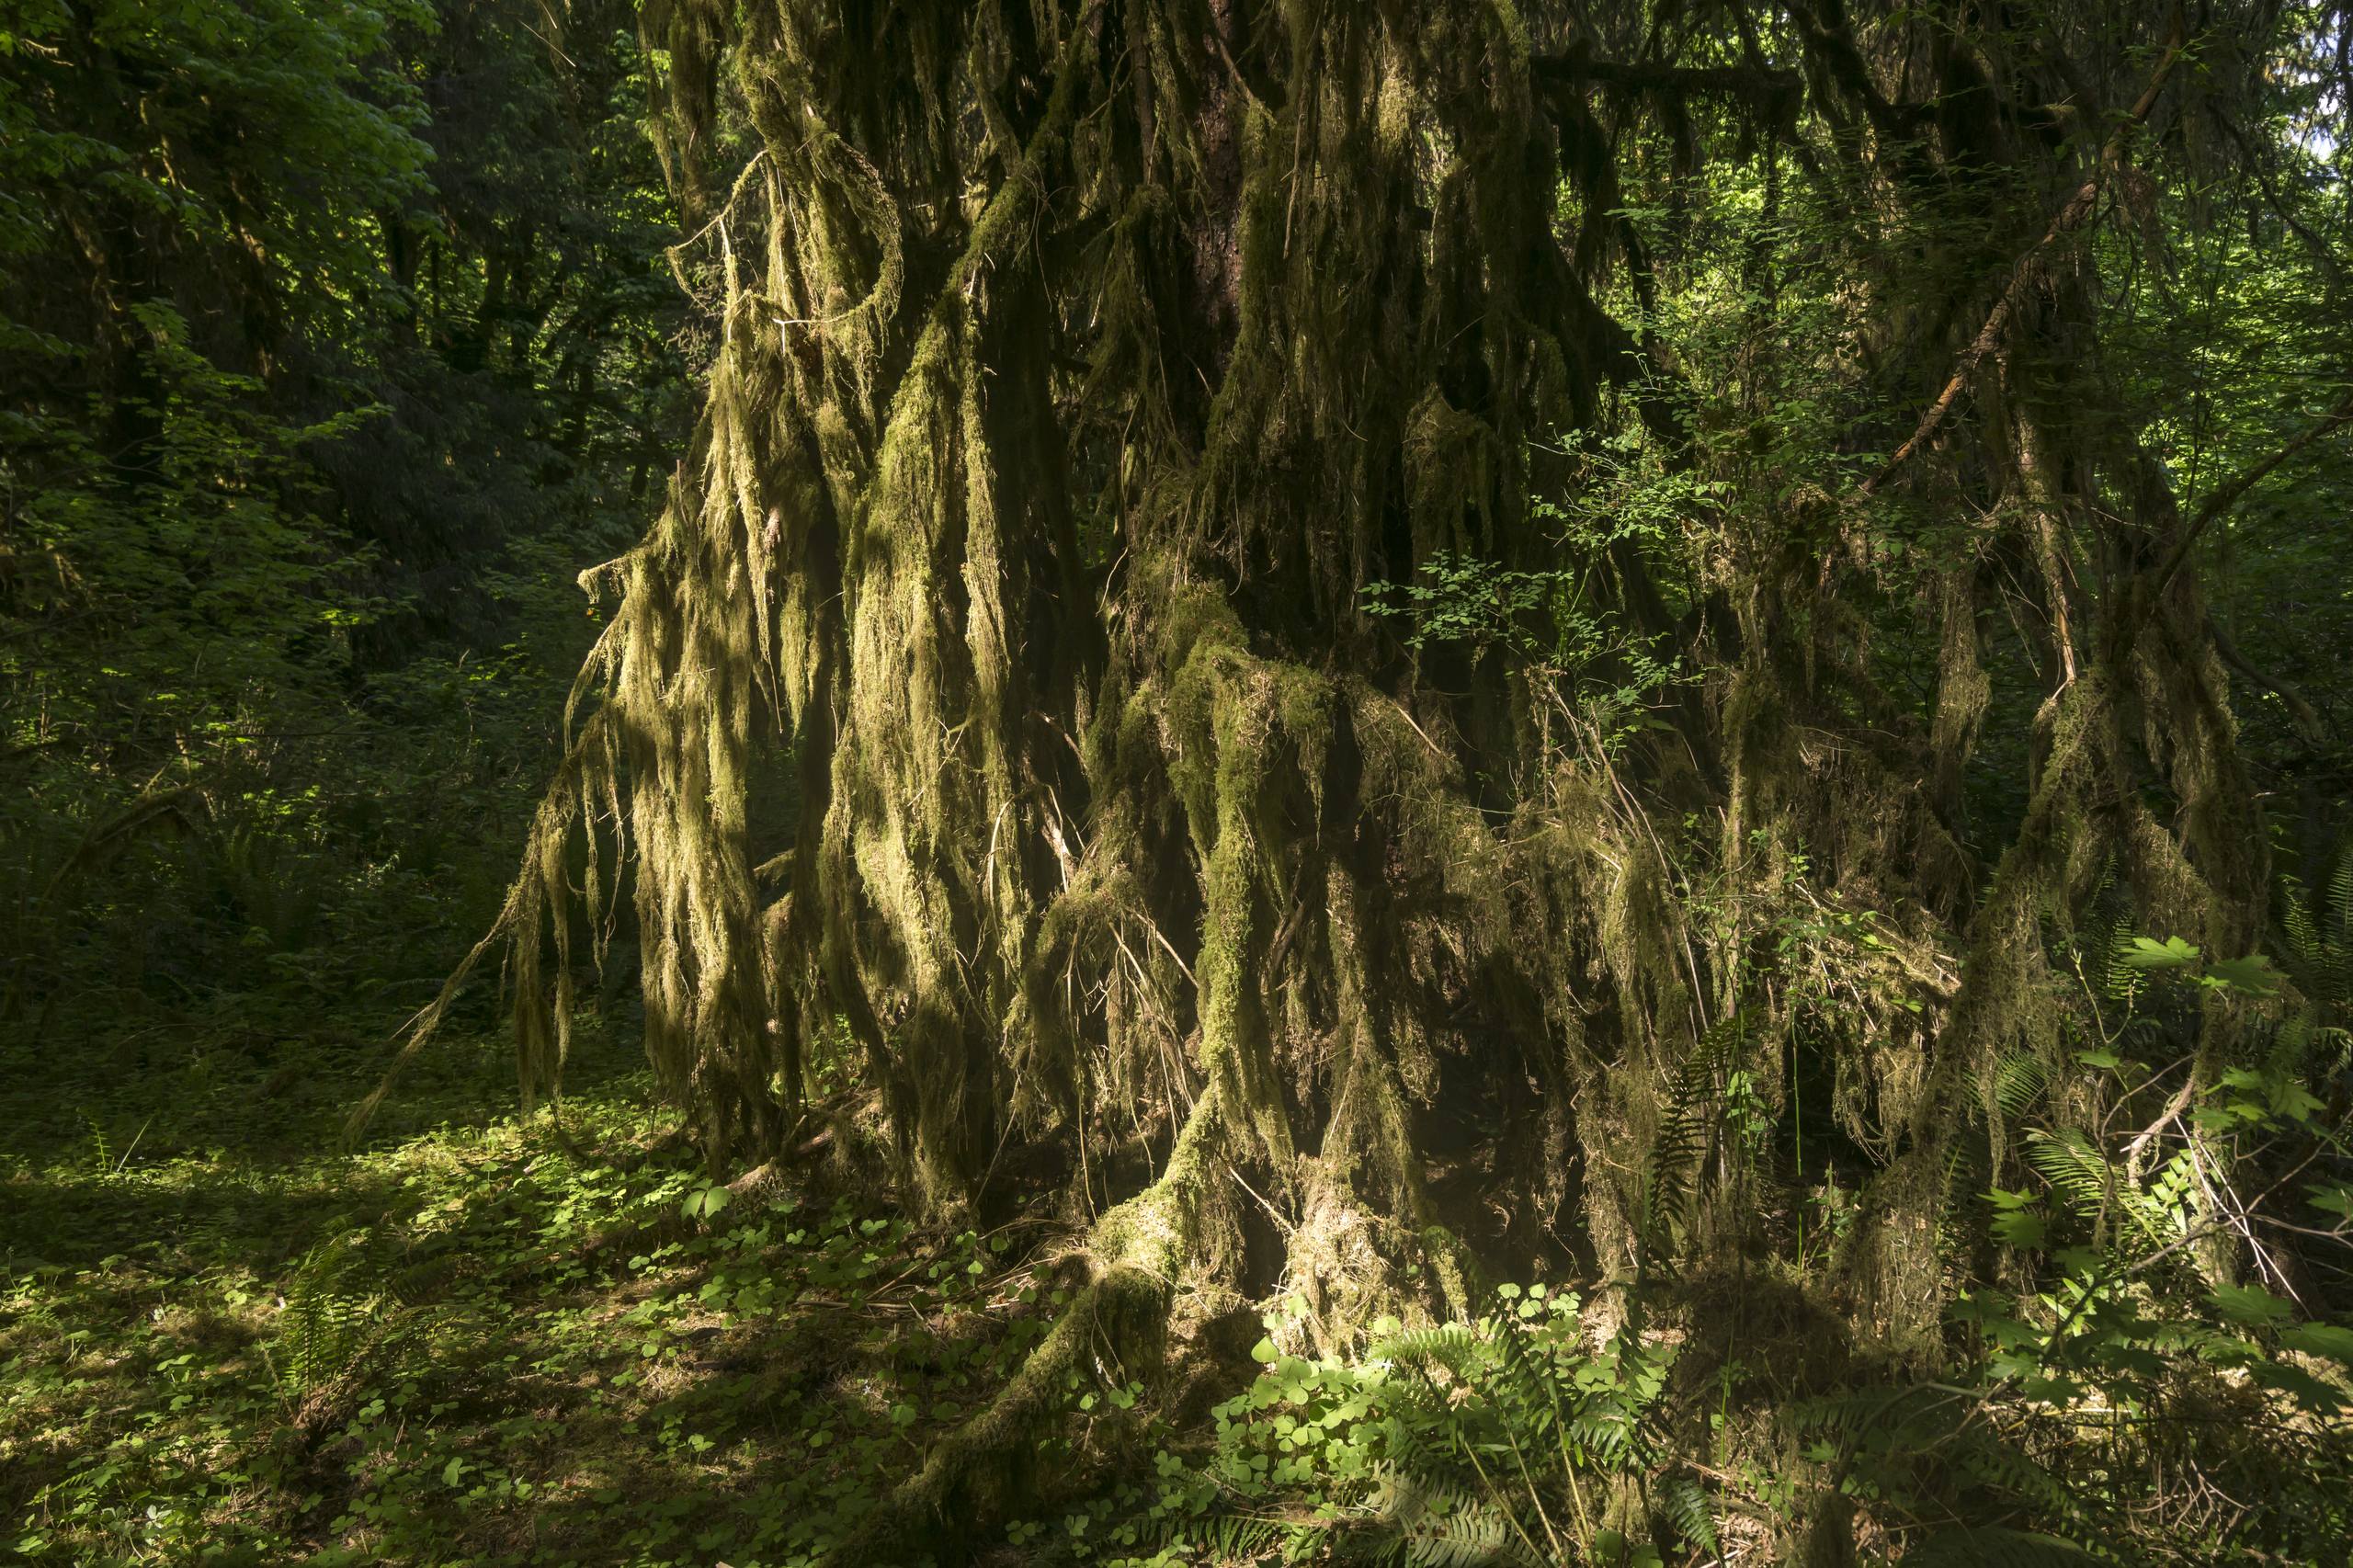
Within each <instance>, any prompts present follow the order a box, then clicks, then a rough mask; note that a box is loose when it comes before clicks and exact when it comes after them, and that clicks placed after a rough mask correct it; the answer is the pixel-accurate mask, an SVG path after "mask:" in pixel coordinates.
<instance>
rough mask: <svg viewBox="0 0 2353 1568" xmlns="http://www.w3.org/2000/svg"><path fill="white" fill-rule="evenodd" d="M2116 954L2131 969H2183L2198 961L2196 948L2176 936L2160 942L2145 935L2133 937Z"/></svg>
mask: <svg viewBox="0 0 2353 1568" xmlns="http://www.w3.org/2000/svg"><path fill="white" fill-rule="evenodd" d="M2116 956H2117V959H2118V960H2119V961H2120V962H2121V963H2123V964H2124V965H2125V966H2126V967H2128V968H2131V969H2139V970H2165V969H2184V968H2187V967H2188V966H2189V965H2190V964H2194V963H2196V962H2197V961H2198V949H2197V947H2196V946H2195V945H2194V944H2192V943H2189V942H2185V941H2183V940H2182V939H2181V938H2180V937H2166V938H2165V940H2164V941H2162V942H2159V941H2155V940H2154V939H2152V938H2150V937H2133V938H2132V940H2131V942H2130V943H2128V944H2127V945H2126V946H2125V947H2124V948H2122V949H2120V950H2119V951H2118V953H2117V955H2116Z"/></svg>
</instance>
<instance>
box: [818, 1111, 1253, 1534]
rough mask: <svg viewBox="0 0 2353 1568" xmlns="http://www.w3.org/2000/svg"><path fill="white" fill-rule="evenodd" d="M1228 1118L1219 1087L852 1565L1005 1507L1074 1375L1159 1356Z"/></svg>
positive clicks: (875, 1523) (1023, 1481)
mask: <svg viewBox="0 0 2353 1568" xmlns="http://www.w3.org/2000/svg"><path fill="white" fill-rule="evenodd" d="M1223 1122H1224V1118H1223V1115H1222V1107H1221V1099H1220V1096H1219V1092H1218V1090H1217V1089H1216V1088H1215V1087H1211V1089H1209V1090H1208V1091H1207V1092H1205V1093H1204V1094H1203V1095H1202V1096H1201V1097H1200V1099H1199V1101H1198V1102H1196V1104H1195V1105H1194V1107H1193V1109H1192V1112H1191V1114H1190V1115H1189V1116H1188V1117H1187V1118H1186V1121H1185V1127H1184V1130H1183V1131H1182V1132H1181V1133H1179V1134H1178V1136H1177V1140H1176V1148H1175V1149H1174V1150H1172V1151H1171V1152H1170V1154H1169V1158H1168V1166H1167V1169H1165V1171H1163V1172H1162V1173H1161V1176H1160V1178H1159V1180H1157V1181H1155V1182H1154V1183H1153V1185H1152V1186H1151V1187H1147V1188H1145V1189H1144V1190H1143V1191H1142V1192H1141V1193H1139V1194H1137V1195H1136V1196H1135V1197H1133V1198H1131V1199H1129V1200H1128V1201H1127V1202H1125V1203H1122V1204H1120V1206H1119V1207H1118V1208H1116V1209H1114V1210H1111V1211H1110V1212H1108V1214H1105V1215H1104V1216H1103V1217H1102V1218H1101V1219H1100V1220H1098V1221H1096V1224H1095V1229H1094V1232H1093V1233H1092V1235H1091V1236H1090V1237H1089V1238H1088V1244H1087V1248H1086V1251H1087V1255H1088V1256H1089V1257H1090V1258H1091V1259H1092V1260H1093V1267H1094V1269H1095V1273H1094V1277H1093V1278H1091V1279H1090V1280H1089V1281H1088V1283H1087V1284H1086V1286H1085V1287H1084V1288H1083V1289H1082V1290H1080V1291H1079V1292H1078V1294H1077V1296H1076V1298H1075V1299H1074V1300H1073V1301H1072V1302H1071V1303H1070V1305H1069V1306H1068V1307H1067V1308H1065V1309H1064V1310H1063V1315H1062V1317H1061V1319H1060V1321H1058V1322H1057V1323H1056V1324H1054V1326H1053V1328H1052V1329H1051V1331H1050V1332H1049V1333H1048V1334H1047V1335H1046V1337H1045V1339H1044V1340H1042V1341H1041V1342H1040V1344H1039V1346H1038V1347H1037V1348H1036V1349H1035V1350H1032V1351H1031V1352H1030V1353H1029V1359H1028V1360H1027V1361H1025V1362H1023V1363H1022V1367H1021V1369H1020V1370H1019V1371H1018V1372H1017V1373H1015V1374H1014V1377H1013V1381H1010V1382H1008V1383H1007V1384H1006V1386H1005V1388H1004V1389H1003V1390H1002V1391H1000V1392H998V1394H997V1396H996V1398H995V1399H994V1400H992V1401H990V1402H989V1404H988V1407H987V1408H986V1409H984V1410H983V1411H981V1412H980V1413H978V1414H977V1415H973V1416H972V1419H970V1420H969V1421H967V1422H965V1423H964V1424H963V1426H960V1427H958V1428H957V1429H956V1430H955V1431H954V1432H952V1433H950V1434H949V1436H948V1437H945V1438H944V1439H942V1440H941V1441H940V1442H939V1443H938V1444H937V1445H936V1446H935V1447H934V1448H933V1449H932V1450H931V1452H930V1454H929V1455H928V1456H927V1457H926V1459H925V1460H924V1464H923V1468H922V1469H921V1470H919V1471H916V1472H915V1474H914V1475H912V1476H910V1477H908V1478H907V1479H906V1480H905V1481H904V1482H903V1483H900V1485H899V1487H898V1488H897V1490H896V1491H894V1492H893V1493H892V1495H891V1496H890V1497H889V1499H887V1500H886V1501H885V1502H883V1503H882V1504H881V1506H878V1507H877V1508H876V1509H875V1510H874V1512H873V1513H871V1514H870V1515H869V1516H867V1518H866V1522H865V1523H864V1525H862V1526H861V1527H860V1528H859V1529H858V1533H857V1535H855V1536H854V1537H852V1538H851V1539H850V1540H847V1541H846V1542H844V1543H843V1544H842V1545H841V1546H840V1547H838V1548H836V1549H835V1552H834V1554H833V1557H832V1561H833V1562H835V1563H837V1564H840V1565H841V1568H852V1565H857V1564H868V1563H873V1564H881V1563H891V1562H901V1561H904V1559H903V1557H902V1556H901V1555H899V1554H901V1553H903V1552H904V1551H908V1550H910V1549H918V1548H921V1547H924V1546H927V1545H930V1544H933V1543H943V1542H948V1541H951V1540H955V1539H957V1538H958V1537H960V1536H961V1535H962V1534H964V1533H965V1532H966V1531H967V1530H968V1529H969V1528H971V1527H972V1525H973V1524H974V1523H976V1522H978V1521H982V1520H985V1519H988V1518H990V1517H994V1516H996V1515H998V1514H1000V1513H1002V1512H1003V1510H1004V1509H1005V1507H1006V1506H1007V1504H1008V1503H1009V1502H1011V1501H1012V1500H1013V1499H1014V1498H1016V1497H1017V1496H1018V1495H1019V1494H1020V1493H1021V1491H1022V1490H1023V1489H1024V1488H1025V1487H1026V1485H1027V1484H1028V1481H1029V1477H1028V1475H1027V1474H1026V1473H1025V1472H1026V1471H1027V1466H1028V1461H1029V1459H1030V1458H1031V1457H1032V1456H1034V1454H1035V1452H1036V1450H1037V1448H1038V1444H1039V1440H1040V1438H1041V1437H1044V1436H1045V1435H1046V1434H1047V1432H1049V1431H1050V1430H1051V1428H1052V1427H1053V1426H1054V1425H1055V1424H1056V1423H1057V1422H1058V1421H1059V1420H1060V1419H1061V1417H1062V1415H1063V1410H1064V1408H1065V1395H1066V1393H1067V1391H1068V1388H1069V1383H1070V1378H1071V1375H1072V1374H1074V1373H1076V1374H1077V1375H1078V1376H1080V1377H1081V1378H1086V1377H1090V1376H1099V1375H1101V1374H1103V1373H1106V1372H1109V1371H1112V1370H1113V1369H1119V1370H1120V1371H1122V1372H1124V1371H1126V1370H1128V1369H1140V1368H1142V1367H1143V1366H1146V1365H1149V1364H1150V1363H1151V1362H1152V1361H1154V1360H1156V1359H1157V1358H1158V1357H1159V1354H1160V1351H1161V1348H1162V1346H1163V1343H1164V1341H1165V1334H1166V1329H1167V1324H1168V1314H1169V1311H1170V1308H1171V1306H1172V1305H1173V1303H1174V1300H1175V1296H1176V1275H1177V1272H1178V1271H1179V1270H1180V1269H1182V1268H1184V1267H1186V1266H1187V1265H1188V1262H1189V1261H1190V1260H1191V1259H1192V1257H1193V1256H1194V1255H1195V1253H1196V1252H1197V1250H1198V1246H1199V1240H1200V1235H1201V1214H1202V1210H1203V1208H1204V1199H1206V1198H1207V1196H1208V1190H1207V1189H1208V1179H1209V1176H1210V1175H1211V1171H1212V1170H1213V1169H1214V1164H1213V1161H1212V1158H1211V1156H1212V1154H1213V1153H1214V1152H1215V1151H1216V1149H1217V1147H1218V1144H1219V1143H1220V1142H1221V1140H1222V1132H1223Z"/></svg>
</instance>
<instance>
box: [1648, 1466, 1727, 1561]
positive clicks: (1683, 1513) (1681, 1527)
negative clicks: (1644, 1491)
mask: <svg viewBox="0 0 2353 1568" xmlns="http://www.w3.org/2000/svg"><path fill="white" fill-rule="evenodd" d="M1659 1507H1660V1510H1661V1511H1662V1512H1663V1513H1665V1515H1666V1517H1667V1518H1668V1519H1669V1520H1670V1521H1671V1522H1672V1523H1673V1524H1674V1526H1675V1528H1676V1531H1677V1534H1679V1535H1680V1536H1682V1538H1683V1541H1684V1544H1685V1545H1687V1546H1689V1547H1691V1548H1693V1549H1695V1550H1697V1551H1702V1552H1705V1553H1707V1554H1709V1555H1711V1556H1713V1555H1714V1554H1715V1552H1716V1551H1717V1537H1716V1510H1715V1504H1714V1501H1713V1500H1712V1499H1711V1498H1710V1497H1709V1495H1708V1489H1707V1488H1706V1487H1705V1486H1703V1485H1701V1484H1700V1483H1699V1477H1697V1476H1695V1475H1690V1474H1688V1473H1682V1474H1676V1475H1670V1476H1668V1477H1667V1478H1666V1479H1665V1481H1664V1482H1662V1483H1660V1484H1659Z"/></svg>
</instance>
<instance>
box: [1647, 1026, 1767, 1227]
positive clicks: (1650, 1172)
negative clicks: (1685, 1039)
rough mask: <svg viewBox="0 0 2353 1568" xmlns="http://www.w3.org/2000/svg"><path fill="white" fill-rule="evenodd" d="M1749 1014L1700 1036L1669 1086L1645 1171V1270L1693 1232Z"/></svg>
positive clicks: (1742, 1052) (1743, 1046) (1745, 1039)
mask: <svg viewBox="0 0 2353 1568" xmlns="http://www.w3.org/2000/svg"><path fill="white" fill-rule="evenodd" d="M1748 1028H1749V1020H1748V1014H1747V1013H1746V1012H1745V1011H1741V1012H1736V1013H1734V1014H1733V1015H1732V1016H1731V1017H1727V1018H1724V1019H1722V1020H1720V1021H1719V1022H1718V1023H1716V1024H1715V1025H1714V1026H1712V1027H1711V1028H1709V1029H1708V1030H1707V1032H1706V1033H1704V1034H1702V1035H1701V1036H1700V1037H1699V1044H1698V1045H1697V1046H1695V1047H1694V1048H1693V1049H1692V1051H1691V1054H1690V1056H1689V1057H1688V1059H1687V1060H1686V1061H1685V1062H1684V1063H1683V1065H1682V1066H1681V1067H1680V1068H1678V1069H1677V1072H1676V1074H1675V1078H1674V1081H1673V1082H1672V1083H1671V1084H1669V1085H1668V1086H1667V1096H1666V1103H1665V1106H1664V1107H1663V1108H1661V1114H1660V1117H1659V1126H1658V1135H1657V1137H1656V1139H1655V1140H1654V1142H1652V1145H1651V1153H1650V1159H1649V1161H1648V1163H1647V1164H1646V1165H1645V1166H1644V1168H1643V1212H1642V1224H1641V1231H1640V1239H1641V1243H1642V1260H1641V1267H1643V1269H1644V1270H1647V1269H1649V1268H1650V1267H1654V1265H1660V1264H1664V1263H1665V1261H1666V1260H1667V1259H1668V1258H1670V1257H1671V1256H1672V1254H1673V1250H1674V1241H1675V1236H1674V1234H1673V1232H1676V1231H1683V1230H1688V1228H1689V1226H1690V1223H1691V1221H1692V1218H1693V1214H1692V1209H1693V1204H1694V1202H1695V1201H1696V1199H1697V1198H1698V1195H1699V1176H1700V1173H1701V1172H1702V1171H1703V1170H1704V1169H1705V1168H1706V1165H1707V1161H1708V1157H1709V1156H1710V1155H1711V1153H1714V1152H1715V1150H1716V1148H1717V1145H1718V1142H1719V1139H1720V1137H1721V1134H1722V1120H1723V1115H1722V1112H1723V1100H1724V1090H1725V1085H1727V1083H1729V1081H1730V1079H1731V1076H1732V1074H1733V1069H1734V1068H1736V1067H1737V1066H1738V1065H1739V1062H1740V1060H1741V1058H1742V1057H1743V1056H1744V1055H1745V1053H1746V1051H1747V1046H1748Z"/></svg>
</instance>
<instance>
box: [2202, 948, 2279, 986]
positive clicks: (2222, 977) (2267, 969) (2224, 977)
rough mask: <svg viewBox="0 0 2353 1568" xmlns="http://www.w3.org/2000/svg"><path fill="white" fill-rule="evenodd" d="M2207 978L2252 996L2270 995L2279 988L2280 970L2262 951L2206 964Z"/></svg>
mask: <svg viewBox="0 0 2353 1568" xmlns="http://www.w3.org/2000/svg"><path fill="white" fill-rule="evenodd" d="M2206 978H2207V979H2209V980H2215V981H2220V982H2221V983H2222V984H2224V985H2227V986H2229V987H2230V988H2231V989H2232V990H2234V991H2244V992H2245V993H2246V994H2248V995H2250V996H2269V995H2271V994H2274V993H2276V992H2277V991H2278V990H2279V971H2277V970H2275V969H2273V968H2272V967H2271V960H2269V959H2268V958H2265V957H2264V956H2263V955H2262V954H2261V953H2249V954H2248V955H2247V956H2246V957H2245V958H2243V959H2218V960H2215V961H2214V962H2212V963H2210V964H2208V965H2207V966H2206Z"/></svg>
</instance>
